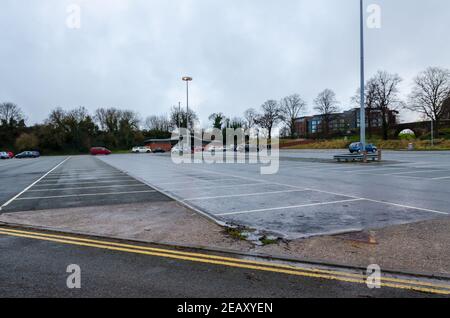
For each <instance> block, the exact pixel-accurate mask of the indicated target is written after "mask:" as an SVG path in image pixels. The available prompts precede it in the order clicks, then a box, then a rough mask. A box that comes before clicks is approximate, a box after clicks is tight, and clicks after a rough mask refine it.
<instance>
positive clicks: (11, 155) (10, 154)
mask: <svg viewBox="0 0 450 318" xmlns="http://www.w3.org/2000/svg"><path fill="white" fill-rule="evenodd" d="M7 153H8V156H9V158H10V159H12V158H14V154H13V153H12V152H11V151H7Z"/></svg>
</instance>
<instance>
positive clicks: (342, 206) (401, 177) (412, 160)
mask: <svg viewBox="0 0 450 318" xmlns="http://www.w3.org/2000/svg"><path fill="white" fill-rule="evenodd" d="M334 153H335V152H332V151H316V152H302V151H298V152H296V151H286V152H285V151H282V152H281V160H280V170H279V172H278V173H276V174H274V175H261V174H260V165H251V164H212V165H211V164H180V165H177V164H174V163H173V162H172V160H171V158H170V156H168V155H165V156H152V157H138V158H135V159H134V160H133V165H130V164H129V162H130V160H131V159H130V158H131V156H130V155H121V156H111V157H104V158H101V160H103V161H105V162H107V163H109V164H111V165H112V166H115V167H117V168H119V169H121V170H124V171H126V172H128V173H129V174H130V175H132V176H139V178H140V179H142V180H144V181H145V182H146V183H148V184H150V185H152V186H154V187H155V188H157V189H159V190H161V191H162V192H164V193H166V194H167V195H169V196H171V197H173V198H175V199H176V200H179V201H181V202H183V203H184V204H186V205H188V206H190V207H192V208H193V209H196V210H198V211H200V212H202V213H206V214H208V215H209V216H211V217H213V218H214V219H216V220H218V221H222V222H228V223H231V224H237V225H243V226H247V227H249V228H253V229H260V230H266V231H269V232H272V233H275V234H278V235H281V236H283V237H286V238H291V239H294V238H301V237H308V236H314V235H322V234H336V233H343V232H349V231H359V230H362V229H371V228H382V227H386V226H390V225H396V224H407V223H412V222H417V221H422V220H429V219H435V218H439V217H445V216H448V214H449V212H450V209H449V206H450V154H449V153H446V152H444V153H396V152H387V153H386V154H385V157H386V161H384V162H383V163H371V164H367V165H364V164H360V163H348V164H346V163H336V162H333V161H332V160H331V159H330V158H332V157H333V154H334ZM148 167H152V169H149V168H148Z"/></svg>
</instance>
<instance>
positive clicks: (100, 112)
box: [95, 108, 121, 133]
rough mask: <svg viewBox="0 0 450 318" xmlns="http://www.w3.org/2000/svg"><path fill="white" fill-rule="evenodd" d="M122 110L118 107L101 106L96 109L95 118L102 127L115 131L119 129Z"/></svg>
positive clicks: (105, 129) (111, 131)
mask: <svg viewBox="0 0 450 318" xmlns="http://www.w3.org/2000/svg"><path fill="white" fill-rule="evenodd" d="M120 117H121V111H120V110H118V109H116V108H99V109H97V110H96V111H95V119H96V120H97V122H98V124H99V126H100V129H101V130H103V131H106V132H110V133H115V132H117V131H118V130H119V121H120Z"/></svg>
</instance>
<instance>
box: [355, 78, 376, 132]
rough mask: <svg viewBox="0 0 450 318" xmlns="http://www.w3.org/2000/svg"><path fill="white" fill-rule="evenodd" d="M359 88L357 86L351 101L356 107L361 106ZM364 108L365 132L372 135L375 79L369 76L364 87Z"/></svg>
mask: <svg viewBox="0 0 450 318" xmlns="http://www.w3.org/2000/svg"><path fill="white" fill-rule="evenodd" d="M360 91H361V89H360V88H358V90H357V91H356V94H355V96H353V97H352V102H353V104H354V105H355V106H356V107H358V108H359V107H361V93H360ZM364 91H365V93H364V94H365V109H366V117H367V133H368V135H369V137H372V130H373V129H372V128H373V127H372V122H373V114H374V110H375V109H376V105H377V103H376V102H377V81H376V80H375V79H374V78H371V79H370V80H368V81H367V83H366V85H365V88H364Z"/></svg>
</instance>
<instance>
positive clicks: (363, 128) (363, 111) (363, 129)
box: [359, 0, 366, 150]
mask: <svg viewBox="0 0 450 318" xmlns="http://www.w3.org/2000/svg"><path fill="white" fill-rule="evenodd" d="M360 24H361V25H360V36H361V39H360V44H361V98H360V99H361V113H360V115H359V116H360V120H359V127H360V132H361V137H360V139H361V143H362V149H363V150H365V149H366V109H365V106H366V101H365V99H366V98H365V97H366V96H365V78H364V76H365V74H364V0H360Z"/></svg>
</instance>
